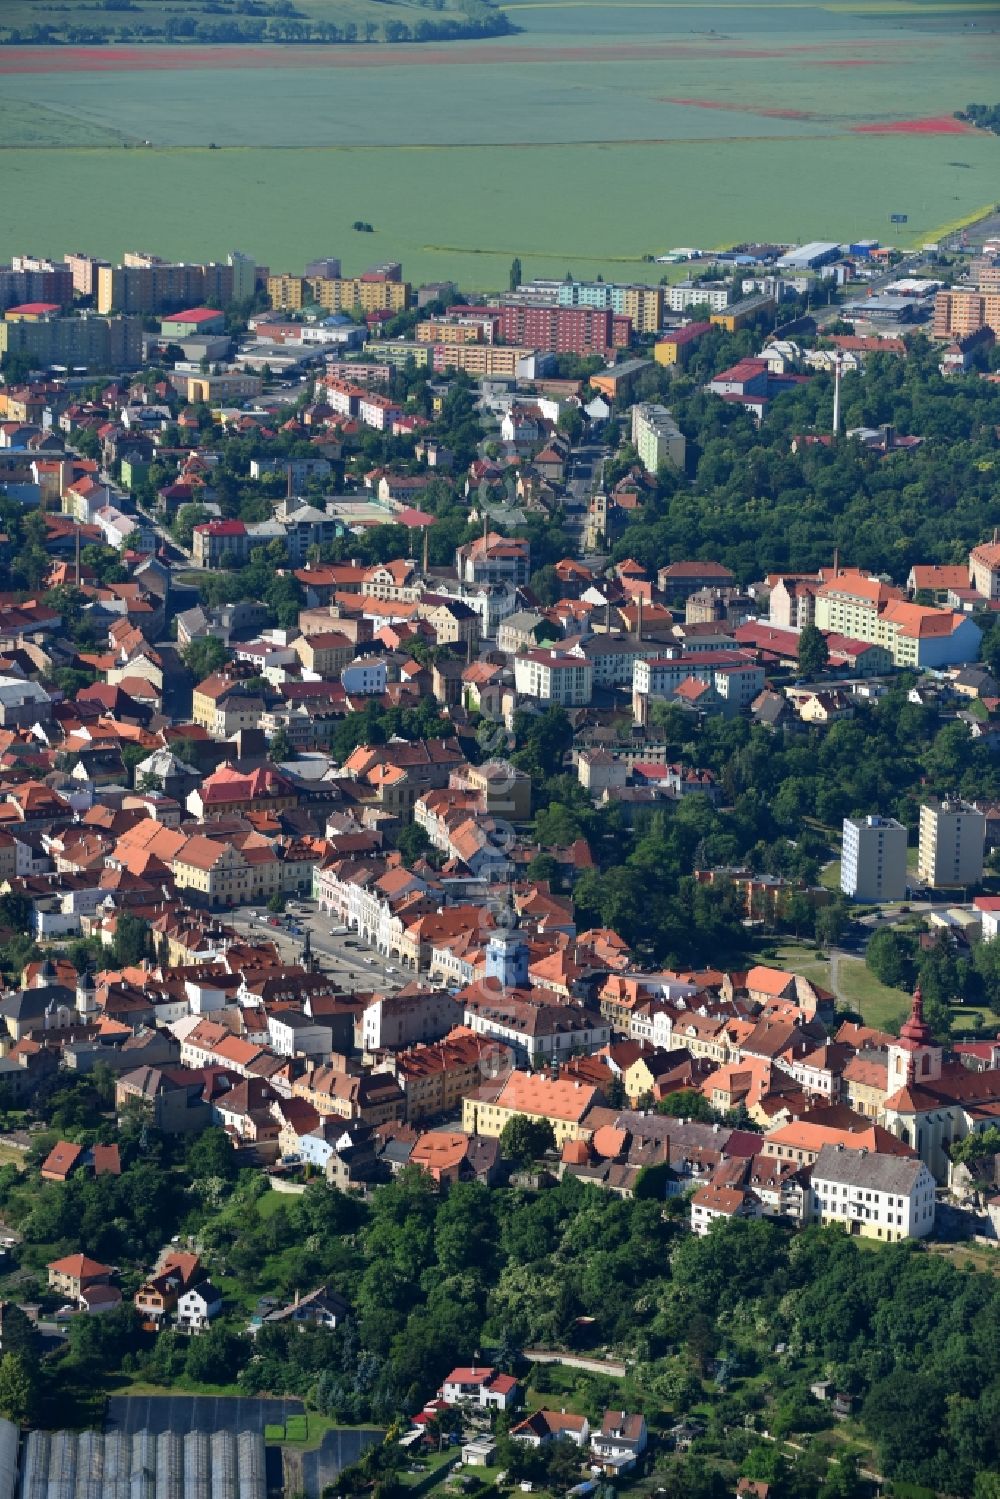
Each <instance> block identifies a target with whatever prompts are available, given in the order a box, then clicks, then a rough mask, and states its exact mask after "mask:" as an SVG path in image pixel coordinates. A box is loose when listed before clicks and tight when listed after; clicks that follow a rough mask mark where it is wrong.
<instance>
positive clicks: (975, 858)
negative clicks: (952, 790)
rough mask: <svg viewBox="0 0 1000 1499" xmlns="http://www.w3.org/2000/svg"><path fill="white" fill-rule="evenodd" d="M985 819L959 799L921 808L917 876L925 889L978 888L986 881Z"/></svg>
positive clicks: (929, 804)
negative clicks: (984, 876)
mask: <svg viewBox="0 0 1000 1499" xmlns="http://www.w3.org/2000/svg"><path fill="white" fill-rule="evenodd" d="M985 845H986V818H985V817H984V816H983V814H982V812H980V811H979V810H978V809H977V808H976V807H973V806H972V805H971V803H969V802H963V801H960V800H958V798H953V799H949V800H946V801H943V802H938V801H932V802H925V803H924V804H923V806H922V807H921V808H920V846H919V852H918V855H917V874H918V875H919V877H920V879H921V880H922V881H923V883H924V884H925V885H929V886H930V887H931V889H939V888H943V887H946V886H950V885H978V884H979V881H980V880H981V879H982V877H983V849H984V848H985Z"/></svg>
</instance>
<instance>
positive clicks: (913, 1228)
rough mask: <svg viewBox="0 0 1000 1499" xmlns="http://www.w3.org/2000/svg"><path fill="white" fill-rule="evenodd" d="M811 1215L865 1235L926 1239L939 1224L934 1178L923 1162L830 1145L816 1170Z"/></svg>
mask: <svg viewBox="0 0 1000 1499" xmlns="http://www.w3.org/2000/svg"><path fill="white" fill-rule="evenodd" d="M810 1199H811V1201H810V1207H809V1216H810V1217H811V1218H812V1221H813V1222H814V1223H820V1224H822V1225H823V1226H824V1227H825V1226H826V1225H827V1224H830V1223H839V1224H840V1225H841V1226H842V1227H843V1228H845V1229H846V1230H847V1232H848V1233H849V1234H852V1235H854V1236H857V1237H859V1238H863V1239H882V1240H884V1241H886V1242H889V1243H894V1242H895V1241H896V1240H897V1239H921V1238H923V1237H924V1236H925V1235H927V1234H929V1233H930V1232H931V1231H932V1229H933V1227H934V1178H933V1176H931V1173H930V1172H929V1171H928V1169H927V1167H926V1166H925V1165H924V1163H923V1161H921V1160H917V1159H915V1158H913V1157H909V1156H897V1155H881V1154H877V1153H872V1152H869V1151H867V1150H845V1149H844V1147H843V1146H842V1145H824V1146H823V1149H822V1150H821V1151H820V1153H819V1155H818V1156H817V1158H816V1162H815V1164H814V1165H813V1168H812V1178H811V1188H810Z"/></svg>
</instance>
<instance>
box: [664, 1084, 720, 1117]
mask: <svg viewBox="0 0 1000 1499" xmlns="http://www.w3.org/2000/svg"><path fill="white" fill-rule="evenodd" d="M656 1112H657V1113H658V1114H669V1115H670V1116H671V1117H672V1118H674V1119H702V1120H704V1121H705V1122H706V1123H708V1124H711V1123H713V1122H714V1121H715V1119H716V1118H717V1115H716V1112H715V1110H714V1109H713V1108H712V1105H711V1104H710V1103H709V1101H708V1099H707V1098H706V1097H705V1095H704V1094H703V1093H699V1092H698V1090H697V1088H680V1089H678V1091H677V1092H676V1093H668V1094H667V1096H666V1098H661V1099H660V1102H659V1103H658V1104H657V1105H656Z"/></svg>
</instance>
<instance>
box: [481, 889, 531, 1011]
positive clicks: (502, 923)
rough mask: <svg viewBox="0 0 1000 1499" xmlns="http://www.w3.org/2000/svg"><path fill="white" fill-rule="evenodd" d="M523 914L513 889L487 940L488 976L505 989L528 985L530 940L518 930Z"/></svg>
mask: <svg viewBox="0 0 1000 1499" xmlns="http://www.w3.org/2000/svg"><path fill="white" fill-rule="evenodd" d="M520 924H521V918H520V916H519V915H518V911H517V907H516V906H515V904H514V896H513V893H512V892H511V891H510V890H508V891H507V896H506V899H505V901H504V903H503V905H502V906H501V907H500V910H499V911H498V912H497V917H496V931H495V932H493V933H492V935H491V936H490V940H489V941H488V942H487V944H486V977H487V978H493V979H496V980H497V981H498V983H500V984H501V985H502V987H503V988H505V989H525V988H527V986H528V957H529V953H528V944H527V943H526V942H525V940H524V938H523V936H522V935H521V933H520V931H519V927H520Z"/></svg>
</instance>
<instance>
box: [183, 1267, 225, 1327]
mask: <svg viewBox="0 0 1000 1499" xmlns="http://www.w3.org/2000/svg"><path fill="white" fill-rule="evenodd" d="M221 1311H222V1297H221V1296H220V1295H219V1293H218V1291H217V1290H216V1289H215V1287H214V1286H213V1285H212V1282H211V1281H210V1280H203V1281H202V1282H201V1284H200V1285H197V1286H192V1287H191V1289H190V1290H189V1291H185V1292H184V1295H183V1296H182V1297H181V1298H180V1300H179V1301H178V1303H177V1326H178V1328H179V1330H180V1331H181V1332H186V1333H192V1334H193V1333H199V1332H204V1331H205V1329H206V1327H208V1325H209V1323H210V1322H212V1321H213V1320H214V1319H215V1318H216V1317H217V1316H218V1315H219V1313H220V1312H221Z"/></svg>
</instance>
